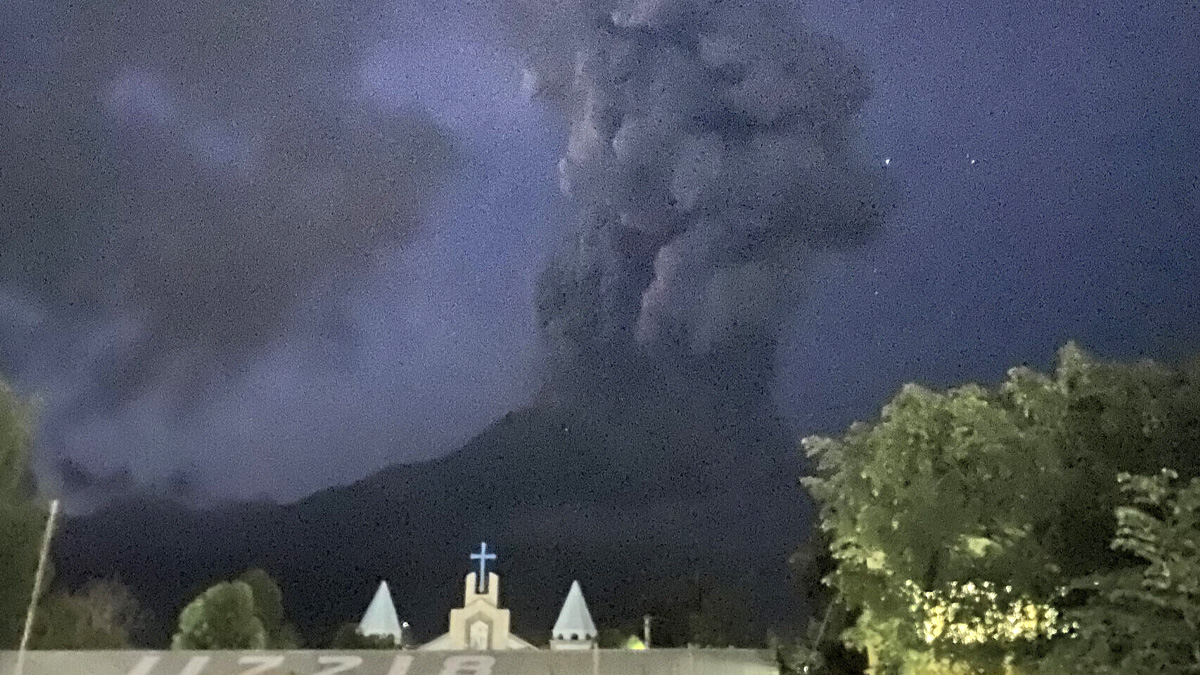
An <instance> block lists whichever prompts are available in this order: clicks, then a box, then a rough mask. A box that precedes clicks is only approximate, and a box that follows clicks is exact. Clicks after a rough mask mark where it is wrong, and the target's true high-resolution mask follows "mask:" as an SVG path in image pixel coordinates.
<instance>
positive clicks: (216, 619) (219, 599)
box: [171, 581, 267, 649]
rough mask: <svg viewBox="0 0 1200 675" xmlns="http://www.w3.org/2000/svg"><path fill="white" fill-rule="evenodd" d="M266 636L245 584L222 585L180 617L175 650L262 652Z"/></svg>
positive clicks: (172, 644) (209, 591)
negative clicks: (241, 650)
mask: <svg viewBox="0 0 1200 675" xmlns="http://www.w3.org/2000/svg"><path fill="white" fill-rule="evenodd" d="M266 646H267V634H266V631H264V630H263V625H262V621H260V620H259V618H258V616H257V615H256V613H255V608H254V592H253V591H251V590H250V586H248V585H247V584H246V583H245V582H242V581H232V582H222V583H219V584H217V585H215V586H213V587H212V588H209V589H208V590H207V591H204V593H202V594H201V595H200V596H199V597H197V598H196V599H195V600H192V602H191V603H190V604H188V606H187V607H184V608H183V612H182V613H181V614H180V615H179V632H178V633H176V634H175V637H174V638H173V639H172V640H171V648H172V649H263V648H264V647H266Z"/></svg>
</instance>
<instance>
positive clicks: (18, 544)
mask: <svg viewBox="0 0 1200 675" xmlns="http://www.w3.org/2000/svg"><path fill="white" fill-rule="evenodd" d="M31 441H32V432H31V427H30V411H29V407H28V406H27V405H26V404H25V403H24V402H23V401H21V400H20V399H19V398H18V397H17V395H16V394H15V393H14V392H13V390H12V389H11V388H9V386H8V385H7V384H5V383H4V381H3V380H0V649H14V648H16V647H17V645H18V643H19V642H20V639H21V632H22V629H23V627H24V622H25V613H26V609H27V608H28V606H29V600H30V594H31V593H32V590H33V577H34V574H35V572H36V571H37V564H38V553H39V546H40V543H41V536H42V529H43V527H44V526H45V520H46V514H45V512H44V511H43V509H42V508H41V507H40V506H39V505H38V504H37V502H36V500H35V489H34V481H33V472H32V470H31V468H30V463H29V449H30V445H31Z"/></svg>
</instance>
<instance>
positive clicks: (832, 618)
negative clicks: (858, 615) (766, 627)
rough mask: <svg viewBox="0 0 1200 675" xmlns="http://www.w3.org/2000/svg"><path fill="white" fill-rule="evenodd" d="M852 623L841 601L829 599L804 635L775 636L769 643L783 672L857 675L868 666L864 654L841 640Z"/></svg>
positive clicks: (797, 674)
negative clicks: (841, 636) (843, 633)
mask: <svg viewBox="0 0 1200 675" xmlns="http://www.w3.org/2000/svg"><path fill="white" fill-rule="evenodd" d="M849 625H850V623H849V615H848V613H847V612H846V610H845V608H844V607H843V605H842V604H841V603H838V602H833V601H831V602H829V603H827V604H826V605H825V606H824V609H822V611H821V613H820V615H819V617H815V618H813V619H811V620H810V621H809V624H808V627H807V629H806V630H805V632H804V634H803V635H802V636H794V637H791V638H781V637H773V638H772V639H771V640H769V646H770V647H771V649H772V651H773V652H774V653H775V660H776V663H777V664H778V666H779V672H780V675H858V674H859V673H862V672H863V670H864V669H865V668H866V666H867V661H866V657H865V655H864V654H863V653H862V652H860V651H857V650H853V649H848V648H846V646H845V645H844V644H843V643H842V641H841V640H840V639H839V635H840V634H841V632H842V631H844V630H845V629H846V628H847V627H848V626H849Z"/></svg>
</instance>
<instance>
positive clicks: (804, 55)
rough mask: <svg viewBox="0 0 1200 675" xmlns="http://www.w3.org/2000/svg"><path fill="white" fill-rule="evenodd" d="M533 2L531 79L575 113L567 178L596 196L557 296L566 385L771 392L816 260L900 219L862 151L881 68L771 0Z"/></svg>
mask: <svg viewBox="0 0 1200 675" xmlns="http://www.w3.org/2000/svg"><path fill="white" fill-rule="evenodd" d="M521 9H522V10H523V16H524V19H525V21H524V23H523V24H522V29H523V31H524V32H523V38H524V40H525V46H526V53H527V58H528V63H527V74H526V84H527V85H528V86H529V87H530V88H531V89H532V90H533V91H534V92H536V93H538V94H540V95H541V96H543V97H545V98H546V99H549V100H550V101H552V102H553V103H554V104H556V105H557V106H559V107H560V108H561V109H562V110H563V111H564V113H565V114H566V115H567V117H568V118H569V121H570V133H569V140H568V144H567V149H566V153H565V155H564V156H563V157H562V159H561V161H560V164H559V176H560V182H561V187H562V190H563V191H564V192H565V193H567V194H569V195H570V196H572V197H573V198H574V199H575V200H577V202H578V203H579V204H580V206H581V207H582V220H581V223H580V226H579V228H578V231H577V237H576V239H575V241H574V242H573V246H572V247H571V248H570V249H569V250H568V251H567V252H566V253H565V254H563V255H561V256H560V257H559V258H558V259H557V261H556V262H555V263H554V264H553V265H552V266H551V268H550V269H549V270H548V271H547V272H546V273H545V275H544V277H543V279H542V283H541V288H540V297H539V307H538V309H539V313H540V317H541V319H542V323H543V326H544V329H545V333H546V335H547V338H548V342H549V343H550V346H551V348H552V349H553V350H554V355H555V364H556V366H555V374H554V375H553V378H552V385H551V386H552V388H555V389H557V390H558V391H557V392H556V393H557V394H558V395H566V396H570V395H572V393H584V394H588V393H591V394H596V393H601V394H605V393H607V394H610V395H611V394H612V393H615V392H627V391H628V390H630V389H631V388H638V387H641V386H643V383H645V382H647V381H650V380H657V381H658V382H659V385H651V386H661V384H662V383H663V382H669V381H672V380H673V381H675V384H674V385H672V384H667V385H666V386H668V387H669V388H672V389H676V390H681V389H688V390H691V391H692V392H696V391H698V390H700V389H707V390H709V392H710V393H720V395H721V396H722V397H724V398H737V397H749V398H751V399H756V400H757V401H758V402H759V403H762V402H763V399H764V397H765V395H766V391H767V386H768V385H769V381H770V375H771V361H772V360H773V354H774V348H775V344H776V340H777V334H778V332H779V330H780V328H781V326H782V325H783V323H784V322H785V320H786V319H787V318H788V317H789V315H790V313H791V310H792V309H793V308H794V307H795V306H796V304H797V302H798V297H799V291H800V283H799V282H801V281H802V280H803V277H804V271H805V268H806V264H807V262H808V261H809V260H810V259H811V257H812V255H813V254H814V253H815V252H818V251H820V250H822V249H825V248H828V247H833V246H841V245H848V244H853V243H855V242H859V241H861V240H863V239H864V238H865V237H866V236H867V235H869V234H870V233H871V232H872V231H873V230H875V229H876V228H877V227H878V225H879V224H880V221H881V219H882V217H883V213H882V211H883V209H882V208H881V204H880V199H881V194H882V190H881V188H882V185H881V181H882V175H881V174H880V172H879V171H878V169H877V167H873V166H867V163H866V162H865V161H863V158H862V157H861V156H860V154H858V153H857V152H856V147H855V145H854V143H855V140H856V139H855V134H854V131H855V130H854V125H853V122H854V118H855V115H856V113H857V112H858V111H859V110H860V108H861V107H862V105H863V103H864V101H865V100H866V99H867V97H868V94H869V90H868V85H867V83H866V81H865V77H864V75H863V72H862V70H861V69H860V67H859V66H858V65H857V64H856V63H855V61H854V59H852V58H851V57H850V56H849V55H848V53H847V52H846V50H845V49H844V48H843V47H842V46H841V45H840V44H839V43H838V42H836V41H835V40H833V39H830V38H827V37H823V36H820V35H816V34H814V33H812V32H809V31H808V30H806V29H805V28H804V27H803V26H800V25H798V24H797V23H796V20H795V18H794V17H793V16H792V13H791V12H789V11H787V10H785V9H784V8H783V7H782V6H781V5H780V4H778V3H776V2H773V1H770V0H748V1H724V2H722V1H720V0H640V1H630V2H618V1H615V0H564V1H560V2H542V1H536V2H533V1H531V2H528V3H526V4H524V5H522V6H521ZM681 377H682V378H685V379H684V380H679V379H678V378H681Z"/></svg>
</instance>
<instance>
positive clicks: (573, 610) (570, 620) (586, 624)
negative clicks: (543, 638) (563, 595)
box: [552, 581, 596, 640]
mask: <svg viewBox="0 0 1200 675" xmlns="http://www.w3.org/2000/svg"><path fill="white" fill-rule="evenodd" d="M552 635H553V636H554V639H555V640H592V639H595V637H596V624H595V623H593V622H592V613H591V612H589V611H588V607H587V601H585V600H584V599H583V589H582V588H580V587H579V582H578V581H575V582H572V583H571V590H570V592H568V593H567V601H566V602H564V603H563V607H562V611H561V612H559V613H558V621H555V622H554V631H553V633H552Z"/></svg>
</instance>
